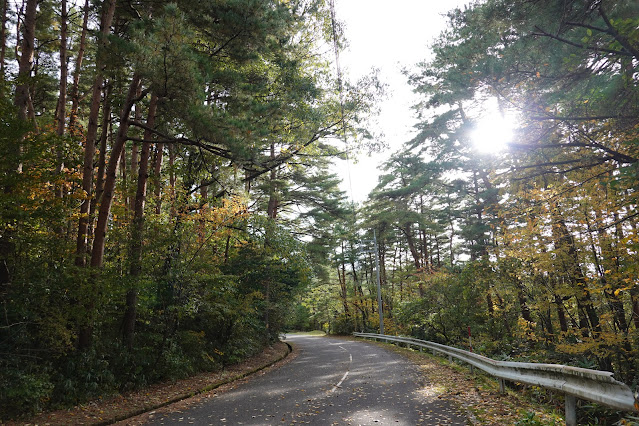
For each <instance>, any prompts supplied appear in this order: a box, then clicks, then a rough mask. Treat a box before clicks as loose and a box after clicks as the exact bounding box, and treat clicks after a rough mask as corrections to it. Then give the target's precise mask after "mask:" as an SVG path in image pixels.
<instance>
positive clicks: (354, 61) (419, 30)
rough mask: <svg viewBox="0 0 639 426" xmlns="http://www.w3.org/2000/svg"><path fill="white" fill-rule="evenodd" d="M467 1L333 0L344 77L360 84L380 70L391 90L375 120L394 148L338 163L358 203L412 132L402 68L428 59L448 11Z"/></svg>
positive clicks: (409, 91)
mask: <svg viewBox="0 0 639 426" xmlns="http://www.w3.org/2000/svg"><path fill="white" fill-rule="evenodd" d="M466 3H468V1H467V0H439V1H434V0H395V1H392V2H391V1H389V0H335V13H336V17H337V19H338V20H339V21H341V22H343V23H344V24H345V26H346V28H345V35H346V38H347V40H348V44H349V46H348V48H347V50H346V51H345V52H342V53H341V55H340V63H341V67H342V72H343V74H344V78H347V79H351V80H356V79H357V78H359V77H361V76H363V75H366V74H369V73H370V71H371V69H372V68H378V69H379V70H380V73H379V77H380V79H381V80H382V82H384V83H386V84H387V86H388V89H387V90H388V92H389V93H388V97H387V99H386V100H384V104H383V105H381V114H380V116H379V117H378V118H377V120H376V121H377V126H378V129H379V131H381V132H383V133H384V135H385V138H384V139H385V141H386V144H387V145H389V146H390V148H389V149H388V150H386V151H385V152H382V153H380V154H375V155H374V156H372V157H366V156H361V157H360V158H358V159H357V163H356V164H354V163H353V161H351V162H350V165H349V166H347V164H346V162H340V163H339V164H338V169H337V170H338V173H339V175H340V176H341V177H342V179H343V185H342V190H344V191H346V192H347V194H348V196H349V197H351V194H352V197H353V200H354V201H355V202H356V203H358V202H362V201H364V200H365V199H366V197H367V196H368V194H369V192H370V191H371V190H372V189H373V188H374V187H375V185H376V184H377V177H378V175H379V169H380V168H381V167H380V165H381V163H383V162H384V160H386V159H387V158H389V157H390V155H391V153H392V152H394V151H396V150H397V149H398V148H399V147H400V146H401V145H402V144H403V143H404V142H406V141H408V140H410V139H411V137H412V136H411V135H413V133H414V132H413V125H414V124H415V120H414V114H413V112H412V110H411V106H412V105H414V104H415V103H416V102H417V99H418V98H417V97H416V96H415V95H414V94H413V93H412V88H411V87H410V86H409V85H408V83H407V81H406V78H405V77H404V76H403V75H402V73H401V70H402V69H403V68H406V67H409V68H411V67H413V66H414V65H415V64H416V63H418V62H420V61H423V60H424V59H426V58H428V57H429V55H430V53H429V48H428V46H429V45H430V43H431V42H432V41H433V40H434V39H435V38H436V37H437V36H438V35H439V33H440V32H441V31H442V30H444V29H445V27H446V23H447V22H446V18H445V14H446V12H447V11H449V10H450V9H453V8H455V7H457V6H459V7H461V6H463V5H464V4H466ZM349 170H350V173H349ZM349 175H350V182H351V184H350V185H349ZM351 188H352V193H351Z"/></svg>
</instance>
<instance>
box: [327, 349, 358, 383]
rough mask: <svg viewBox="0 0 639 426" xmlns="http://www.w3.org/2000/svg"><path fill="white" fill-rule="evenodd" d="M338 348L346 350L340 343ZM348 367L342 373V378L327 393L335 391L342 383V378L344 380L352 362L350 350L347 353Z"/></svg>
mask: <svg viewBox="0 0 639 426" xmlns="http://www.w3.org/2000/svg"><path fill="white" fill-rule="evenodd" d="M340 348H341V349H343V350H344V351H347V352H348V350H347V349H345V348H344V347H343V346H341V345H340ZM348 358H349V361H348V369H347V370H346V373H344V375H343V376H342V379H341V380H340V381H339V382H337V384H336V385H335V386H333V389H331V390H330V391H328V393H329V394H331V393H333V392H335V391H336V390H337V388H339V387H340V386H342V383H344V380H346V377H348V372H349V370H350V369H351V364H352V363H353V354H351V353H350V352H349V353H348Z"/></svg>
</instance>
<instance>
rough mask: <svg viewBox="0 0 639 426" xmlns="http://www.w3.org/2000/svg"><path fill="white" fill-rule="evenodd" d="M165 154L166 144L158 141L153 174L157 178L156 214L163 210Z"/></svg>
mask: <svg viewBox="0 0 639 426" xmlns="http://www.w3.org/2000/svg"><path fill="white" fill-rule="evenodd" d="M163 154H164V144H163V143H161V142H160V143H158V144H157V145H156V149H155V165H154V167H153V176H154V178H155V203H156V204H155V214H160V213H161V212H162V157H163Z"/></svg>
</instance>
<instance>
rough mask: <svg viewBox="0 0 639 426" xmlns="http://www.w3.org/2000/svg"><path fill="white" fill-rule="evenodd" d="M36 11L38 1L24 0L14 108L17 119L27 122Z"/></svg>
mask: <svg viewBox="0 0 639 426" xmlns="http://www.w3.org/2000/svg"><path fill="white" fill-rule="evenodd" d="M37 11H38V0H26V10H25V13H24V31H23V37H22V46H21V49H20V59H19V61H18V80H17V84H16V90H15V106H16V107H17V108H18V118H19V119H20V120H23V121H27V120H28V118H29V115H28V108H29V104H30V99H31V95H30V93H29V82H30V77H31V69H32V68H33V57H34V54H35V24H36V14H37Z"/></svg>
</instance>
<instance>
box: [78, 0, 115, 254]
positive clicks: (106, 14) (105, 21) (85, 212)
mask: <svg viewBox="0 0 639 426" xmlns="http://www.w3.org/2000/svg"><path fill="white" fill-rule="evenodd" d="M115 4H116V0H109V1H107V2H106V3H104V9H103V11H102V20H101V23H100V37H101V39H100V43H99V46H98V50H100V47H104V46H105V44H106V39H107V35H108V34H109V32H110V28H111V22H112V21H113V15H114V13H115ZM103 68H104V63H103V61H102V60H100V55H99V54H98V60H97V61H96V69H97V74H96V76H95V80H94V81H93V87H92V94H91V108H90V110H89V125H88V128H87V133H86V141H85V146H84V162H83V167H82V190H83V191H84V200H83V201H82V204H81V205H80V219H79V222H78V238H77V243H76V265H78V266H85V265H86V252H87V237H88V234H89V232H88V227H89V209H90V206H91V194H92V192H93V159H94V157H95V141H96V137H97V134H98V118H99V114H100V97H101V94H102V83H103V82H104V77H103ZM77 71H78V70H77V69H76V72H77ZM74 84H75V82H74Z"/></svg>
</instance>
